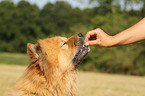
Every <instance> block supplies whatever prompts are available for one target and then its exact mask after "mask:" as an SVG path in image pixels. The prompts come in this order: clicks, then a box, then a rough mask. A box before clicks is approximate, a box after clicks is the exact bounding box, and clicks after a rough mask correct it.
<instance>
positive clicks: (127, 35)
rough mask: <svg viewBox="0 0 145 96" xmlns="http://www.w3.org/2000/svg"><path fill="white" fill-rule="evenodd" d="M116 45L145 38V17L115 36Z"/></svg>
mask: <svg viewBox="0 0 145 96" xmlns="http://www.w3.org/2000/svg"><path fill="white" fill-rule="evenodd" d="M113 38H114V41H115V42H114V44H115V45H126V44H131V43H134V42H138V41H141V40H145V18H143V19H142V20H141V21H140V22H138V23H137V24H135V25H134V26H132V27H130V28H128V29H126V30H124V31H122V32H120V33H118V34H116V35H115V36H113Z"/></svg>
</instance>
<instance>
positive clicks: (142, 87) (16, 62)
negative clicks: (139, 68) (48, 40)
mask: <svg viewBox="0 0 145 96" xmlns="http://www.w3.org/2000/svg"><path fill="white" fill-rule="evenodd" d="M28 64H29V59H28V56H27V55H26V54H16V53H15V54H12V53H11V54H10V53H0V96H5V95H6V94H7V93H8V91H9V90H10V89H11V88H12V86H13V84H14V83H15V82H16V81H17V79H18V78H19V77H20V76H21V75H22V73H23V72H24V70H25V68H26V66H27V65H28ZM22 65H23V66H22ZM78 88H79V89H78V90H79V91H78V96H145V77H139V76H129V75H118V74H104V73H94V72H82V71H79V83H78Z"/></svg>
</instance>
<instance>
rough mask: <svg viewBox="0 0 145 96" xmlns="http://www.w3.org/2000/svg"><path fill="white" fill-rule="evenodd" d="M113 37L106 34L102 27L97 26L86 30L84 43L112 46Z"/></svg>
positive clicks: (87, 44)
mask: <svg viewBox="0 0 145 96" xmlns="http://www.w3.org/2000/svg"><path fill="white" fill-rule="evenodd" d="M112 39H113V37H112V36H109V35H108V34H106V33H105V32H104V31H103V30H102V29H100V28H97V29H95V30H91V31H89V32H87V34H86V36H85V45H86V46H90V45H99V46H103V47H111V46H113V40H112Z"/></svg>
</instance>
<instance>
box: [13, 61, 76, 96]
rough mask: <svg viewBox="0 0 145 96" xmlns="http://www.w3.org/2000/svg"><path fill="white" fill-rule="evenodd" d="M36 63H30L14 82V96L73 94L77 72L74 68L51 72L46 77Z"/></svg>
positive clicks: (74, 92) (71, 95) (65, 95)
mask: <svg viewBox="0 0 145 96" xmlns="http://www.w3.org/2000/svg"><path fill="white" fill-rule="evenodd" d="M37 63H38V62H36V64H33V65H32V64H31V65H30V66H29V67H28V68H27V69H26V71H25V72H24V74H23V76H22V77H21V78H20V79H19V80H18V82H17V83H16V84H15V86H14V89H15V92H14V96H23V95H25V96H75V94H76V90H77V87H76V82H77V72H76V71H75V70H74V69H72V68H70V69H68V70H66V71H65V72H62V73H61V72H52V73H50V74H51V75H49V77H48V78H46V77H47V76H45V74H44V73H43V72H42V71H40V68H39V66H38V64H37ZM11 96H13V95H11Z"/></svg>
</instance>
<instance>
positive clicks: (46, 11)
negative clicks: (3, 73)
mask: <svg viewBox="0 0 145 96" xmlns="http://www.w3.org/2000/svg"><path fill="white" fill-rule="evenodd" d="M90 1H96V2H98V4H99V5H98V6H96V7H94V8H86V9H79V8H73V7H72V6H71V5H70V4H68V3H66V2H63V1H57V2H56V3H47V4H46V5H45V6H44V7H43V8H42V9H39V8H38V6H37V5H35V4H30V3H29V2H27V1H25V0H22V1H20V2H19V3H18V4H14V3H13V2H11V1H7V0H6V1H1V2H0V18H1V19H0V44H1V45H0V51H1V52H20V53H26V44H27V43H28V42H31V43H35V42H36V41H37V40H38V39H43V38H48V37H52V36H56V35H60V36H64V37H70V36H72V35H74V34H77V33H83V34H84V35H85V34H86V32H87V31H89V30H92V29H95V28H98V27H99V28H101V29H103V30H104V31H105V32H107V33H108V34H110V35H115V34H117V33H118V32H121V31H122V30H125V29H127V28H129V27H131V26H132V25H134V24H135V23H137V22H138V21H139V20H141V18H143V17H144V16H145V15H144V13H145V7H144V6H143V7H142V8H141V9H140V10H137V11H136V10H133V9H132V10H129V11H127V10H126V7H125V8H124V10H122V9H121V7H120V5H119V4H118V0H90ZM124 1H125V0H124ZM131 1H136V0H128V1H127V2H124V3H125V4H131ZM139 2H143V4H145V0H138V2H134V3H139ZM144 46H145V44H144V42H142V43H137V44H133V45H128V46H122V47H116V48H102V47H98V46H91V52H90V53H89V55H88V56H87V59H85V60H84V62H83V63H82V64H81V65H80V69H82V70H86V71H100V72H109V73H123V74H132V75H145V71H144V69H145V62H144V61H143V58H144V57H145V55H144V54H145V49H144ZM0 54H1V56H0V58H1V59H0V61H1V62H2V63H9V62H10V63H13V61H12V60H14V61H15V60H16V61H17V59H18V60H19V59H20V61H21V60H22V58H18V57H16V58H17V59H16V58H15V56H14V57H13V56H12V55H10V57H7V56H6V54H2V53H0ZM5 56H6V57H5ZM20 57H21V56H20ZM10 59H11V60H10ZM25 59H26V58H25V57H24V60H25ZM9 60H10V61H9ZM26 60H28V59H26ZM22 62H23V61H22ZM18 63H20V62H18ZM26 63H27V62H26Z"/></svg>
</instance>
